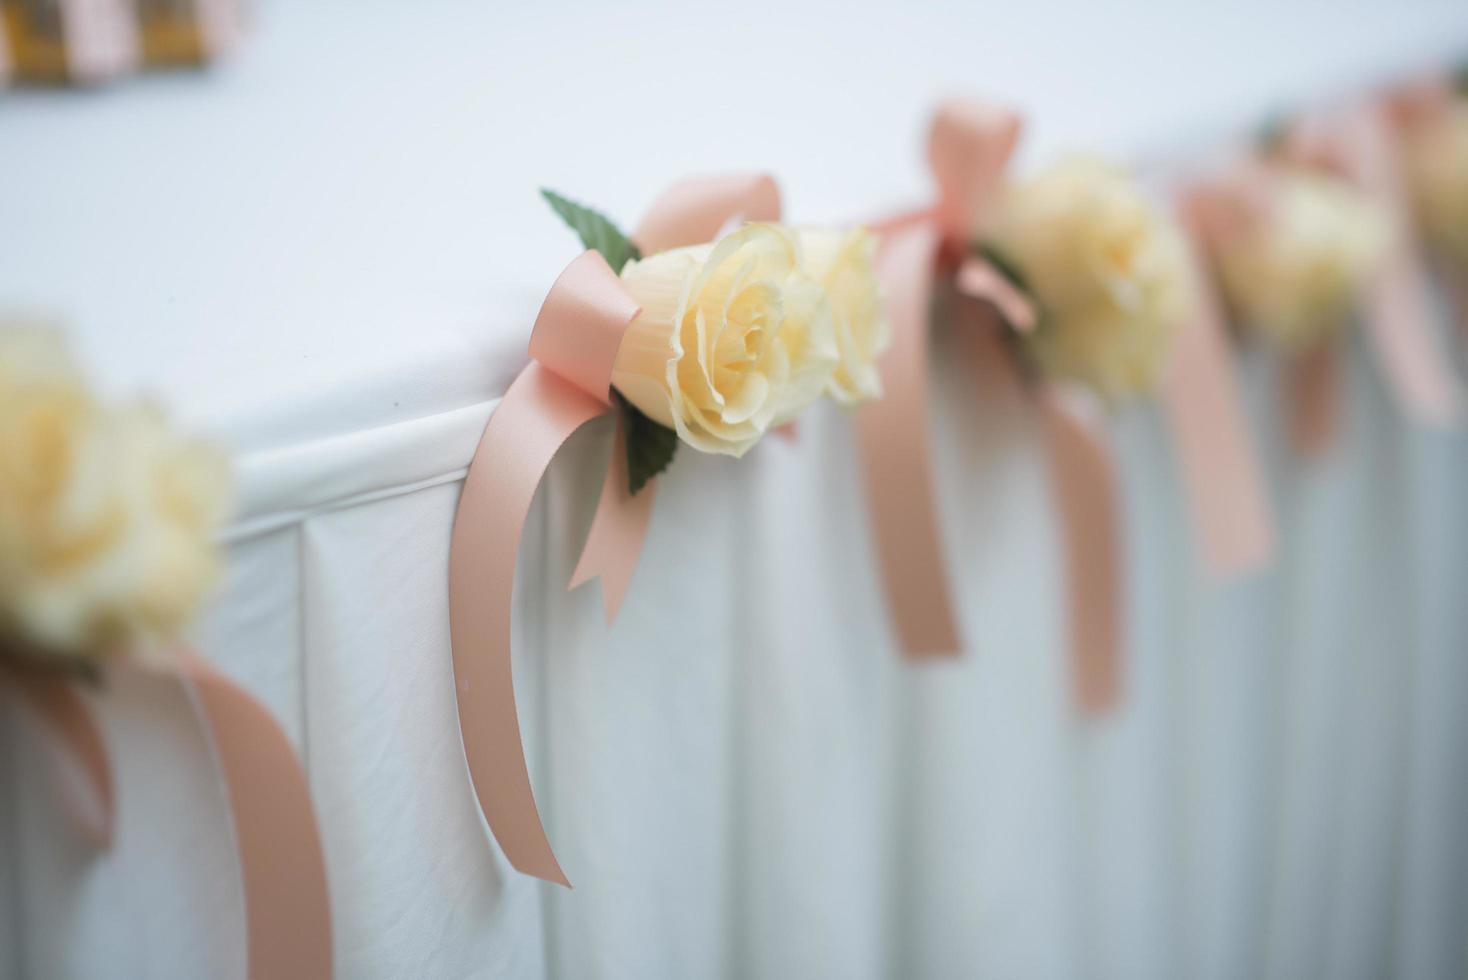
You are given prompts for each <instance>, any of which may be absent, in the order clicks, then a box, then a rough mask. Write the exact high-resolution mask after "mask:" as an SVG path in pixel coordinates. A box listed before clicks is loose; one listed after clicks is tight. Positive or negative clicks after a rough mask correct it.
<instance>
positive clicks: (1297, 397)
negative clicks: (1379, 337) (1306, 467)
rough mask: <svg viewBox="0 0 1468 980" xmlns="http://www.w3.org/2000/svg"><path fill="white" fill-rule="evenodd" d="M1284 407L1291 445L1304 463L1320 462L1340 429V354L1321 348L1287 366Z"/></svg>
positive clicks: (1326, 346) (1332, 348)
mask: <svg viewBox="0 0 1468 980" xmlns="http://www.w3.org/2000/svg"><path fill="white" fill-rule="evenodd" d="M1284 381H1285V386H1286V388H1285V404H1286V406H1288V413H1289V434H1290V445H1292V446H1294V448H1295V452H1296V453H1298V454H1299V455H1300V456H1301V457H1302V458H1304V459H1319V458H1321V457H1322V456H1324V455H1325V454H1326V453H1327V452H1328V451H1329V450H1330V448H1331V446H1333V445H1335V442H1336V439H1337V438H1339V436H1340V428H1341V407H1342V406H1341V383H1342V379H1341V351H1340V349H1339V345H1337V344H1329V343H1327V344H1320V345H1318V346H1316V347H1314V348H1312V349H1311V350H1307V351H1303V352H1301V353H1299V354H1296V355H1295V356H1294V357H1293V358H1292V359H1291V360H1290V361H1289V363H1288V367H1287V368H1286V373H1285V375H1284Z"/></svg>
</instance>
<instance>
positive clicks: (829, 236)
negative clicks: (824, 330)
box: [800, 228, 892, 406]
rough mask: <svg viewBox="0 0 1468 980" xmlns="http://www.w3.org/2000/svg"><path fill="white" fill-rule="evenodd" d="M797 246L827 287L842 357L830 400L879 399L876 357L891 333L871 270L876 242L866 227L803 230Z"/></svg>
mask: <svg viewBox="0 0 1468 980" xmlns="http://www.w3.org/2000/svg"><path fill="white" fill-rule="evenodd" d="M800 246H801V251H802V252H803V253H804V256H805V267H806V269H807V270H808V272H809V274H810V277H811V278H812V279H814V280H815V281H816V282H818V283H820V284H821V285H822V286H824V287H825V289H826V294H827V296H828V297H829V299H830V302H831V314H832V319H833V321H834V323H835V327H836V346H837V348H838V350H839V351H840V353H841V360H840V363H838V364H837V365H836V371H835V373H834V374H833V375H832V376H831V385H830V393H831V397H832V398H834V399H836V401H838V402H840V403H841V404H843V405H847V406H851V405H858V404H860V403H861V402H864V401H869V400H871V399H873V398H879V397H881V394H882V379H881V377H880V375H879V374H878V373H877V357H878V356H879V355H880V354H881V353H882V352H883V351H885V350H886V349H887V345H888V344H889V343H891V341H892V330H891V327H890V326H889V324H888V323H887V315H886V309H885V307H884V306H883V304H882V296H881V291H880V290H879V289H878V287H877V279H876V275H875V273H874V272H873V270H872V257H873V255H875V254H876V251H877V239H876V237H875V236H873V235H872V234H871V232H869V231H867V230H866V229H865V228H853V229H851V230H849V231H835V230H825V229H804V230H802V231H801V232H800Z"/></svg>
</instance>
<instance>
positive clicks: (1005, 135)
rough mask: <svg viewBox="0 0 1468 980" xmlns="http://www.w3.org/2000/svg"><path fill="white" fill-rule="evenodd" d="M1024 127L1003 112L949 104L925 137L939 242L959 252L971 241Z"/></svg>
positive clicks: (957, 101)
mask: <svg viewBox="0 0 1468 980" xmlns="http://www.w3.org/2000/svg"><path fill="white" fill-rule="evenodd" d="M1022 128H1023V126H1022V124H1021V122H1020V118H1019V116H1017V115H1016V114H1014V113H1013V112H1010V111H1008V110H1006V109H1000V108H997V107H995V106H990V105H986V104H985V103H982V102H975V101H973V100H971V99H950V100H948V101H947V102H944V103H943V104H942V105H940V106H939V107H938V111H937V113H935V114H934V116H933V125H932V127H931V129H930V130H929V132H928V166H929V167H930V168H931V170H932V173H933V181H934V183H936V184H937V185H938V207H937V218H938V223H939V226H940V228H941V230H942V232H943V237H944V238H945V239H946V240H947V241H948V242H949V243H951V244H954V245H957V246H959V247H960V248H962V247H963V246H966V245H967V244H968V243H969V242H970V241H972V240H973V238H974V237H975V235H976V233H977V232H978V231H979V229H980V228H981V226H982V223H983V220H984V217H985V216H986V214H987V213H988V211H989V210H990V209H991V208H992V206H993V203H994V199H995V198H996V197H997V196H998V193H999V189H1000V187H1001V186H1002V182H1003V179H1004V171H1005V168H1006V167H1008V166H1009V159H1010V157H1012V156H1013V155H1014V150H1015V147H1016V146H1018V145H1019V137H1020V132H1021V130H1022Z"/></svg>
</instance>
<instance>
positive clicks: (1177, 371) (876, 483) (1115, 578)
mask: <svg viewBox="0 0 1468 980" xmlns="http://www.w3.org/2000/svg"><path fill="white" fill-rule="evenodd" d="M1020 128H1021V127H1020V120H1019V118H1018V117H1017V116H1016V115H1014V114H1012V113H1009V112H1005V111H1001V110H996V109H993V108H990V107H988V106H985V105H983V104H979V103H974V102H968V101H962V100H955V101H950V102H947V103H944V104H943V105H942V106H940V107H939V109H938V112H937V113H936V115H935V117H934V121H933V126H932V129H931V132H930V136H929V142H928V160H929V164H930V166H931V169H932V172H933V176H934V181H935V183H936V184H937V187H938V203H937V204H936V205H935V206H933V207H932V208H930V209H927V210H922V211H917V212H913V213H910V214H905V215H901V216H899V217H897V218H894V219H891V220H889V221H886V222H883V223H880V224H879V225H878V230H879V231H881V232H882V234H883V243H882V248H881V251H880V252H879V254H878V274H879V276H881V278H882V280H883V283H884V286H885V289H886V292H887V297H888V314H889V318H890V320H891V322H892V330H893V343H892V346H891V348H890V349H889V351H888V352H887V354H886V355H885V356H884V358H883V360H882V363H881V365H880V369H881V372H882V380H883V385H884V388H885V390H886V394H885V397H884V398H883V399H882V400H881V401H877V402H873V403H871V404H869V405H867V406H864V407H863V409H862V412H861V417H860V426H861V442H862V450H863V462H864V468H865V474H866V485H867V496H868V505H869V512H870V518H871V521H872V527H873V531H874V535H875V538H876V543H877V549H878V554H879V558H880V561H881V568H882V574H883V581H884V584H885V587H886V592H887V600H888V606H889V609H890V611H891V614H892V617H893V621H894V625H895V627H896V630H897V633H898V637H899V640H900V642H901V644H902V646H903V649H904V650H905V651H906V652H907V653H908V654H909V655H930V654H952V653H956V652H958V650H959V648H960V646H961V645H962V644H961V640H960V638H959V631H958V625H957V621H956V617H955V615H954V611H953V604H952V598H951V591H950V588H949V584H948V578H947V573H946V571H945V566H944V561H943V554H942V546H941V542H940V532H939V525H938V516H937V513H936V508H935V502H934V501H935V497H934V493H933V484H932V467H931V465H930V462H929V457H930V451H929V448H928V442H927V396H928V378H927V372H928V356H927V333H928V327H929V315H930V311H931V307H932V290H933V283H934V281H935V280H936V279H939V278H941V277H944V276H948V275H952V276H953V277H954V284H955V286H956V288H957V290H958V292H959V293H960V294H961V295H963V296H967V297H969V298H972V299H978V300H983V301H984V302H985V303H986V304H987V306H988V308H989V309H990V310H991V311H994V312H998V313H999V314H1000V315H1002V317H1003V319H1004V320H1005V321H1006V322H1008V323H1009V324H1010V325H1012V326H1013V327H1014V328H1016V329H1018V330H1020V331H1025V330H1028V329H1030V328H1032V327H1033V325H1034V323H1035V319H1036V314H1035V310H1034V309H1033V308H1032V306H1031V305H1030V302H1029V300H1028V298H1027V297H1025V296H1024V295H1023V294H1022V293H1020V292H1018V291H1017V290H1015V289H1014V288H1013V286H1012V285H1011V284H1010V283H1009V282H1008V280H1007V279H1006V278H1005V277H1004V276H1003V275H1001V274H1000V273H999V272H998V271H997V270H995V269H994V268H993V267H992V266H990V265H989V264H988V263H986V262H984V261H982V260H981V259H979V258H977V257H975V256H973V255H971V254H969V253H968V249H969V246H970V244H971V242H972V241H973V239H974V237H975V233H976V232H977V231H978V230H980V229H981V228H982V224H983V220H984V218H985V216H986V214H987V213H988V212H989V211H990V210H991V209H992V206H993V204H994V200H995V198H996V196H997V194H998V193H999V190H1000V188H1001V182H1002V179H1003V175H1004V170H1005V167H1006V166H1007V164H1008V161H1009V158H1010V157H1011V156H1012V154H1013V152H1014V149H1015V147H1016V145H1017V143H1018V140H1019V135H1020ZM1008 369H1009V370H1011V371H1015V370H1016V369H1015V367H1014V366H1013V365H1010V366H1009V368H1008ZM1029 390H1030V393H1031V398H1030V401H1031V404H1032V406H1033V409H1034V411H1035V412H1036V413H1037V415H1038V417H1039V420H1040V423H1041V425H1040V429H1041V432H1042V434H1043V437H1044V440H1045V447H1046V451H1047V453H1048V455H1049V460H1050V469H1051V475H1052V486H1053V489H1054V492H1055V494H1056V508H1057V515H1058V517H1059V519H1060V523H1061V531H1062V534H1063V538H1064V564H1065V568H1066V588H1067V593H1068V597H1069V598H1068V607H1069V633H1070V642H1069V648H1070V657H1071V662H1072V678H1073V692H1074V697H1075V701H1076V703H1077V704H1078V706H1079V707H1080V708H1081V710H1083V711H1085V712H1096V711H1100V710H1103V709H1105V708H1107V707H1108V706H1110V705H1111V704H1112V703H1114V701H1115V700H1116V698H1117V695H1118V692H1119V689H1120V671H1121V658H1120V651H1121V634H1122V623H1121V606H1122V595H1121V582H1122V554H1121V542H1120V533H1119V529H1118V526H1117V524H1118V507H1119V500H1118V490H1117V485H1116V476H1115V473H1114V468H1113V463H1112V454H1111V450H1110V448H1109V446H1108V443H1107V441H1106V437H1105V433H1104V430H1103V429H1102V427H1101V426H1100V425H1099V424H1098V422H1097V420H1096V419H1095V418H1094V417H1093V413H1092V412H1090V411H1089V410H1088V407H1087V406H1086V404H1085V402H1084V400H1082V399H1079V398H1077V397H1076V396H1075V394H1074V393H1073V392H1069V391H1065V390H1062V388H1061V386H1058V385H1055V384H1049V383H1036V384H1031V385H1029ZM1162 398H1163V402H1164V405H1165V406H1166V407H1167V409H1168V415H1169V420H1170V423H1171V425H1170V429H1171V432H1172V436H1173V441H1174V443H1175V447H1176V451H1177V455H1178V458H1179V460H1180V462H1181V464H1182V467H1183V469H1184V473H1185V485H1186V487H1187V488H1188V492H1189V497H1190V501H1191V505H1192V511H1193V515H1194V519H1195V522H1196V524H1197V528H1198V531H1197V533H1198V534H1199V536H1200V537H1201V539H1202V542H1203V546H1204V555H1205V558H1206V560H1207V562H1208V564H1209V566H1210V568H1212V569H1213V570H1214V571H1215V572H1219V573H1225V574H1227V573H1233V572H1236V571H1242V570H1246V569H1248V568H1251V567H1255V566H1257V565H1258V564H1260V563H1262V562H1263V561H1264V560H1266V559H1267V557H1268V555H1269V551H1270V547H1271V542H1272V537H1271V533H1270V522H1269V516H1268V510H1267V505H1266V503H1265V497H1264V494H1263V490H1262V481H1261V480H1260V478H1259V473H1258V466H1257V463H1256V461H1255V457H1254V454H1253V448H1252V445H1251V444H1250V442H1249V439H1248V434H1247V431H1246V429H1245V427H1244V424H1243V420H1242V413H1241V411H1240V409H1239V406H1238V401H1237V392H1236V390H1235V388H1234V383H1233V378H1232V373H1231V368H1230V366H1229V364H1228V360H1227V352H1226V346H1225V344H1224V343H1223V340H1222V333H1221V326H1220V322H1219V318H1218V316H1217V313H1216V310H1215V309H1214V308H1213V307H1212V306H1210V305H1208V304H1207V303H1203V304H1200V306H1199V308H1198V310H1196V311H1195V315H1194V317H1193V318H1192V320H1191V321H1190V322H1189V323H1188V324H1186V325H1185V326H1184V329H1183V331H1182V338H1181V340H1180V341H1179V343H1178V344H1177V346H1176V348H1175V350H1174V354H1173V358H1172V362H1171V364H1170V366H1169V370H1168V372H1167V374H1166V377H1165V379H1164V385H1163V391H1162Z"/></svg>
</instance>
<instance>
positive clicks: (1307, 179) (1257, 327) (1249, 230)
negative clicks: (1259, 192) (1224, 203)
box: [1214, 170, 1389, 350]
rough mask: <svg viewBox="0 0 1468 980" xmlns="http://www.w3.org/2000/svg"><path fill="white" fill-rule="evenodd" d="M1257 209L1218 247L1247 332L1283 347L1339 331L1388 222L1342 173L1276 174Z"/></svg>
mask: <svg viewBox="0 0 1468 980" xmlns="http://www.w3.org/2000/svg"><path fill="white" fill-rule="evenodd" d="M1267 179H1268V183H1267V184H1266V185H1265V187H1264V197H1263V201H1262V203H1261V204H1260V205H1259V206H1256V207H1252V208H1247V209H1243V208H1241V209H1240V214H1239V217H1240V221H1239V224H1238V227H1237V228H1236V229H1235V231H1234V233H1232V234H1229V235H1227V236H1225V237H1224V238H1223V239H1222V240H1221V241H1219V242H1217V243H1216V244H1215V255H1214V258H1215V261H1216V263H1217V268H1218V274H1219V281H1220V285H1221V286H1222V289H1223V294H1224V297H1225V299H1226V300H1227V301H1228V304H1229V306H1230V307H1231V308H1232V310H1233V311H1234V314H1235V316H1236V317H1237V318H1238V320H1239V321H1240V322H1241V324H1242V325H1244V327H1245V328H1246V329H1249V330H1251V331H1253V332H1254V333H1256V334H1258V335H1260V336H1263V337H1265V338H1266V339H1268V340H1269V342H1270V343H1271V344H1273V345H1275V346H1277V347H1279V348H1281V349H1284V350H1299V349H1301V348H1305V347H1309V346H1311V345H1313V344H1315V343H1317V342H1319V341H1320V340H1322V339H1323V338H1325V337H1326V336H1328V335H1329V334H1330V333H1331V332H1332V331H1334V330H1336V329H1338V328H1339V327H1340V326H1341V324H1342V323H1344V322H1345V320H1346V319H1347V316H1348V315H1349V313H1350V312H1351V309H1352V308H1353V307H1354V306H1355V304H1356V303H1357V300H1358V297H1359V296H1360V293H1361V290H1362V288H1363V287H1364V285H1365V283H1366V280H1367V278H1368V277H1369V275H1370V274H1371V272H1372V270H1373V268H1374V267H1375V265H1376V262H1377V260H1378V259H1379V258H1380V256H1381V253H1382V250H1383V249H1384V248H1385V247H1386V244H1387V240H1388V236H1389V226H1388V223H1387V219H1386V217H1385V215H1384V214H1382V213H1381V211H1380V209H1379V208H1378V207H1377V206H1375V205H1374V204H1372V203H1371V201H1370V200H1369V199H1368V198H1366V197H1365V196H1364V195H1362V194H1361V193H1360V192H1359V191H1357V190H1356V189H1355V188H1353V187H1352V186H1351V185H1350V184H1348V183H1347V182H1345V181H1344V180H1341V179H1339V178H1337V177H1332V176H1328V175H1326V174H1322V173H1315V172H1306V171H1296V170H1287V171H1282V172H1276V173H1274V174H1272V175H1270V176H1269V177H1268V178H1267Z"/></svg>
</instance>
